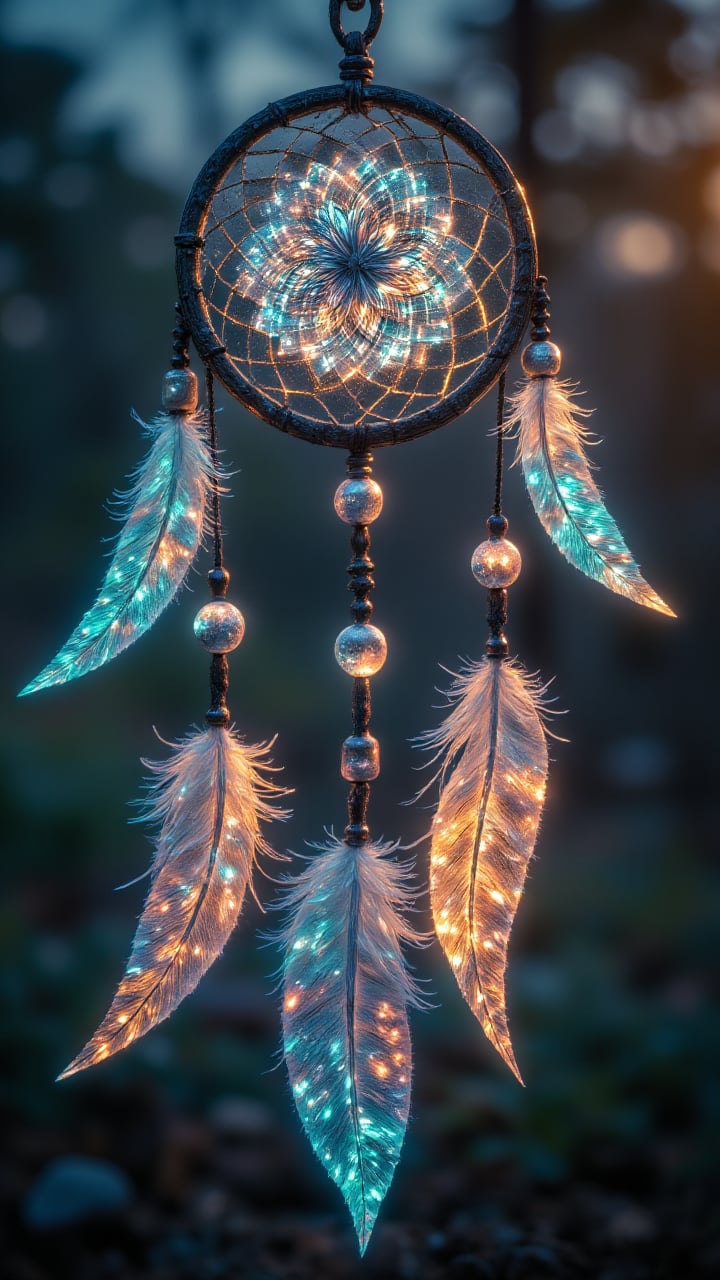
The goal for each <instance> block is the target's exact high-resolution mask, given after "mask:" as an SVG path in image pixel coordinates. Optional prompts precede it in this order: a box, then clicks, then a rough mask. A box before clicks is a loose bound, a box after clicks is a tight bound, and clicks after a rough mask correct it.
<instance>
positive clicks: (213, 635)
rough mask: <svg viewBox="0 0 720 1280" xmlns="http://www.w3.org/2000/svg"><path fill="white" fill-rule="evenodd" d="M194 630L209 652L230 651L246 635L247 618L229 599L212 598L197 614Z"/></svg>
mask: <svg viewBox="0 0 720 1280" xmlns="http://www.w3.org/2000/svg"><path fill="white" fill-rule="evenodd" d="M193 631H194V632H195V636H196V638H197V639H198V640H199V641H200V643H201V645H202V647H203V649H207V651H208V653H230V650H231V649H237V647H238V645H239V644H240V643H241V641H242V638H243V636H244V635H245V619H244V618H243V616H242V614H241V612H240V610H239V609H236V608H235V605H234V604H229V603H228V601H227V600H211V601H210V604H204V605H203V607H202V609H200V611H199V612H198V613H197V614H196V615H195V621H194V622H193Z"/></svg>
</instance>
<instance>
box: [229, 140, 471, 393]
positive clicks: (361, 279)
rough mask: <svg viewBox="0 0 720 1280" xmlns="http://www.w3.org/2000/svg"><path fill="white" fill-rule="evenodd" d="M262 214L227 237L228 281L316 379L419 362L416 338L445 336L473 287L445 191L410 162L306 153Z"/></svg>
mask: <svg viewBox="0 0 720 1280" xmlns="http://www.w3.org/2000/svg"><path fill="white" fill-rule="evenodd" d="M264 218H265V220H264V221H263V223H262V224H261V225H260V226H259V227H257V228H256V229H254V230H253V231H251V232H250V233H249V234H248V235H247V237H246V238H245V240H244V241H242V242H241V243H240V245H239V246H238V248H239V251H240V254H241V265H240V268H239V272H238V279H237V285H236V288H237V290H238V291H239V292H240V293H241V294H243V295H244V296H245V297H247V298H249V299H250V300H251V301H252V302H254V303H255V304H256V305H255V313H254V319H253V324H254V327H255V328H256V329H257V330H259V331H260V332H262V333H265V334H268V335H269V336H270V337H272V338H274V339H276V340H277V357H278V358H279V359H281V360H286V361H292V360H300V361H303V362H305V363H307V364H309V365H310V366H311V367H312V369H313V370H314V372H315V374H316V376H319V377H321V378H322V377H323V376H324V375H333V376H334V377H338V378H340V380H341V381H345V380H347V379H350V378H352V377H354V376H356V375H357V374H358V373H359V372H362V374H363V375H364V377H366V378H369V379H372V378H373V377H374V376H375V375H376V374H377V373H379V372H380V371H381V370H382V369H384V368H386V367H388V366H389V367H390V368H398V367H403V366H406V365H413V364H417V365H422V364H423V363H424V360H425V356H424V354H423V348H424V347H426V346H427V344H435V345H436V344H438V343H441V342H446V341H448V340H450V339H451V336H452V316H453V313H454V312H455V311H457V309H458V303H459V302H460V303H461V302H462V299H463V297H464V295H467V296H468V300H469V299H470V297H471V296H472V282H471V280H470V278H469V276H468V274H467V271H466V267H467V264H468V262H469V259H470V257H471V251H470V249H469V248H468V247H467V246H466V245H465V244H464V243H463V242H462V241H461V240H459V239H456V238H455V236H453V234H452V216H451V201H450V199H449V198H448V196H446V195H442V194H439V193H434V192H432V191H431V190H430V189H429V187H428V184H427V183H426V182H425V181H424V179H421V178H419V177H417V176H416V174H415V173H414V172H413V170H412V168H410V167H409V166H407V167H399V166H398V167H395V168H392V169H378V168H377V165H376V162H375V161H374V160H372V159H360V158H359V157H358V155H357V154H356V153H354V152H353V151H352V150H350V149H347V150H346V151H345V153H344V154H343V155H342V156H340V157H338V159H337V162H336V165H335V167H330V166H328V165H325V164H321V163H319V162H317V161H312V162H311V163H310V165H309V168H308V171H307V177H306V178H305V179H303V180H302V181H300V182H298V181H297V179H295V180H294V181H292V182H289V183H288V190H287V191H280V190H278V191H276V193H275V196H274V198H273V199H272V200H270V201H269V202H268V203H267V205H266V207H265V210H264Z"/></svg>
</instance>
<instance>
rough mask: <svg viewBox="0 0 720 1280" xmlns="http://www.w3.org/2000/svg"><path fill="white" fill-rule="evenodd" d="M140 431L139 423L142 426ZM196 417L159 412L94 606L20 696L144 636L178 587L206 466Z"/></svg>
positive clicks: (198, 531)
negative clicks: (148, 448)
mask: <svg viewBox="0 0 720 1280" xmlns="http://www.w3.org/2000/svg"><path fill="white" fill-rule="evenodd" d="M143 426H144V424H143ZM204 429H205V423H204V417H203V415H202V414H197V413H196V414H184V413H161V414H159V415H158V417H157V418H156V419H155V421H154V422H153V423H152V424H151V425H150V426H149V427H145V430H146V431H147V432H148V434H149V435H150V436H151V438H152V445H151V447H150V451H149V453H148V455H147V457H146V458H145V460H144V461H143V462H142V463H141V465H140V467H139V468H138V470H137V472H136V473H135V475H134V477H133V478H132V486H131V488H130V490H129V492H128V493H127V494H126V495H125V496H124V498H123V502H124V510H125V523H124V525H123V528H122V530H121V532H120V534H119V537H118V539H117V543H116V545H115V551H114V554H113V557H112V560H111V562H110V567H109V568H108V571H107V573H106V575H105V579H104V581H103V584H102V586H101V588H100V591H99V593H98V597H97V599H96V601H95V603H94V604H93V605H92V607H91V608H90V609H88V611H87V613H86V614H85V615H84V617H83V618H82V620H81V622H80V623H79V625H78V626H77V627H76V628H75V630H74V631H73V633H72V635H71V636H70V639H69V640H68V641H67V643H66V644H64V645H63V647H62V649H61V650H60V652H59V653H58V654H57V655H56V656H55V657H54V658H53V660H52V662H50V663H48V665H47V666H46V667H45V668H44V670H43V671H41V672H40V675H39V676H36V678H35V679H34V680H31V682H30V683H29V684H28V685H26V686H25V688H24V689H23V690H22V691H21V694H20V696H21V697H22V696H23V695H24V694H28V693H35V692H36V691H37V690H38V689H46V688H48V687H49V686H50V685H54V684H65V683H66V681H68V680H74V679H76V678H77V677H78V676H82V675H85V674H86V673H87V672H88V671H94V670H95V669H96V668H97V667H101V666H102V665H103V664H104V663H106V662H109V661H110V660H111V659H112V658H114V657H116V656H117V654H119V653H122V651H123V649H127V647H128V645H131V644H132V643H133V641H135V640H137V639H138V636H141V635H143V633H144V632H145V631H148V630H149V628H150V627H151V626H152V624H153V623H154V622H155V620H156V619H157V618H158V617H159V615H160V614H161V613H162V611H163V609H165V608H166V606H167V605H168V604H169V603H170V601H171V600H172V599H173V597H174V596H175V594H176V592H177V591H178V590H179V589H180V587H181V586H182V584H183V582H184V580H185V577H186V575H187V572H188V570H189V568H190V565H191V564H192V562H193V560H194V558H195V555H196V553H197V550H198V547H199V545H200V539H201V537H202V532H203V525H204V521H205V508H206V502H207V496H208V491H209V489H210V486H211V483H212V480H213V468H212V463H211V461H210V455H209V452H208V447H207V444H206V441H205V436H204Z"/></svg>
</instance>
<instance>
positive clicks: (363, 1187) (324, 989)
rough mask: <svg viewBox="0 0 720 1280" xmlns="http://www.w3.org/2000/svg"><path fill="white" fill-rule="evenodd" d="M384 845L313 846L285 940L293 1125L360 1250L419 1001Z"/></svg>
mask: <svg viewBox="0 0 720 1280" xmlns="http://www.w3.org/2000/svg"><path fill="white" fill-rule="evenodd" d="M395 848H397V846H396V845H390V844H380V843H377V844H372V843H371V844H361V845H357V846H356V845H349V844H346V843H344V842H343V841H340V840H335V839H333V840H332V842H331V843H330V844H328V845H326V846H321V847H320V848H319V850H318V853H317V854H316V855H315V856H314V857H313V858H312V859H311V860H310V862H309V863H308V866H307V868H306V869H305V871H303V872H302V874H301V875H300V876H299V877H298V878H297V880H296V881H295V882H294V884H293V886H292V888H291V890H290V892H289V895H288V898H287V905H289V906H290V908H291V909H292V917H291V920H290V923H289V924H288V926H287V928H286V929H285V930H284V932H283V944H284V946H285V948H286V961H285V969H284V976H283V1037H284V1051H285V1061H286V1063H287V1068H288V1074H289V1076H290V1083H291V1085H292V1090H293V1094H294V1097H295V1105H296V1106H297V1109H298V1112H299V1114H300V1118H301V1120H302V1122H303V1125H304V1126H305V1130H306V1132H307V1135H308V1137H309V1139H310V1142H311V1144H312V1147H313V1150H314V1152H315V1154H316V1155H317V1157H318V1159H319V1160H320V1161H321V1162H322V1164H323V1165H324V1167H325V1169H326V1170H327V1172H328V1173H329V1175H330V1177H331V1178H332V1179H333V1181H334V1182H336V1183H337V1185H338V1187H339V1188H340V1190H341V1191H342V1193H343V1195H344V1197H345V1200H346V1201H347V1205H348V1208H349V1209H350V1212H351V1214H352V1217H353V1221H354V1223H355V1230H356V1232H357V1237H358V1241H359V1244H360V1250H361V1252H362V1253H364V1252H365V1249H366V1248H367V1245H368V1241H369V1239H370V1234H371V1232H372V1229H373V1226H374V1225H375V1219H376V1218H377V1215H378V1211H379V1209H380V1205H381V1203H382V1200H383V1197H384V1196H385V1193H386V1191H387V1189H388V1187H389V1185H390V1182H391V1180H392V1176H393V1173H394V1171H395V1166H396V1164H397V1161H398V1158H399V1156H400V1149H401V1147H402V1143H403V1138H404V1136H405V1128H406V1125H407V1119H408V1112H409V1108H410V1085H411V1076H412V1054H411V1047H410V1031H409V1027H408V1017H407V1007H408V1005H415V1006H417V1005H419V1004H420V1003H421V1001H420V997H419V995H418V992H417V988H416V985H415V983H414V982H413V979H412V978H411V976H410V974H409V973H408V971H407V969H406V967H405V963H404V960H403V957H402V950H401V947H402V943H404V942H410V943H416V942H418V941H419V938H418V935H417V933H416V932H415V930H413V929H412V928H411V926H410V925H409V924H408V923H407V921H406V920H405V919H404V918H403V914H402V913H403V910H404V908H406V907H407V906H409V905H410V903H411V901H412V895H411V892H410V890H409V889H408V887H407V885H406V883H405V875H406V873H405V870H404V869H403V868H402V867H399V866H398V865H397V864H396V863H394V862H392V861H391V860H390V859H389V858H388V856H387V855H388V854H390V853H392V851H393V850H394V849H395Z"/></svg>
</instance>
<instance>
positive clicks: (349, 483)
mask: <svg viewBox="0 0 720 1280" xmlns="http://www.w3.org/2000/svg"><path fill="white" fill-rule="evenodd" d="M371 464H372V457H371V455H370V454H368V453H364V454H351V456H350V457H349V459H348V478H347V480H344V481H343V482H342V484H341V485H339V487H338V489H337V491H336V493H335V511H336V513H337V515H338V516H339V517H340V519H341V520H343V521H344V522H345V523H346V524H350V525H352V526H353V529H352V534H351V537H350V545H351V548H352V552H353V558H352V560H351V561H350V564H349V565H348V574H349V577H350V582H349V589H350V590H351V591H352V593H353V602H352V605H351V614H352V618H353V622H352V625H351V626H349V627H345V629H344V630H343V631H341V632H340V635H339V636H338V638H337V640H336V641H335V658H336V660H337V662H338V664H339V666H340V667H341V668H342V670H343V671H345V672H346V673H347V674H348V675H350V676H352V677H353V693H352V726H353V731H352V734H351V735H350V737H349V738H346V739H345V741H344V743H343V746H342V756H341V765H340V770H341V773H342V776H343V778H344V779H345V780H346V782H349V783H350V790H349V793H348V825H347V827H346V829H345V839H346V840H347V841H348V843H349V844H364V843H365V842H366V841H367V840H368V839H369V836H370V829H369V827H368V825H367V821H366V819H367V807H368V802H369V799H370V782H371V781H373V779H375V778H377V776H378V774H379V773H380V744H379V743H378V741H377V739H376V738H374V737H373V736H372V734H371V733H369V727H370V712H371V695H370V676H373V675H375V674H376V673H377V672H378V671H379V670H380V668H381V667H382V666H383V663H384V662H385V658H386V656H387V643H386V641H385V637H384V635H383V633H382V631H380V630H379V629H378V628H377V627H374V626H372V625H371V623H370V618H371V617H372V612H373V604H372V601H371V600H370V592H371V591H372V589H373V587H374V586H375V580H374V578H373V576H372V573H373V569H374V567H375V566H374V565H373V562H372V560H371V559H370V554H369V553H370V531H369V528H368V525H369V524H371V523H372V521H373V520H377V518H378V516H379V515H380V512H381V511H382V503H383V496H382V489H381V488H380V485H379V484H377V483H376V481H375V480H373V479H372V478H371Z"/></svg>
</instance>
